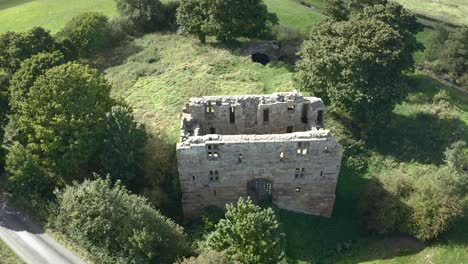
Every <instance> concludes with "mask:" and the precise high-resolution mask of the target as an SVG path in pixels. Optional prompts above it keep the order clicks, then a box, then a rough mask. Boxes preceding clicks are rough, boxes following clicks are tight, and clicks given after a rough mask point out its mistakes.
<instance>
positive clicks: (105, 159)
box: [100, 105, 147, 191]
mask: <svg viewBox="0 0 468 264" xmlns="http://www.w3.org/2000/svg"><path fill="white" fill-rule="evenodd" d="M105 125H106V126H105V129H104V135H105V137H104V141H103V145H102V147H101V148H100V160H101V166H100V167H101V170H102V173H103V174H110V175H111V177H112V179H118V180H121V181H122V182H123V183H124V184H125V185H126V186H127V187H128V188H129V189H132V190H134V191H138V190H140V189H142V187H143V183H144V182H143V181H144V179H143V162H144V149H143V148H144V147H145V144H146V140H147V135H146V132H145V128H144V126H140V125H138V124H137V122H136V121H135V120H134V118H133V116H132V112H131V109H130V108H128V107H124V106H119V105H118V106H113V107H112V109H111V111H110V112H109V113H107V114H106V124H105Z"/></svg>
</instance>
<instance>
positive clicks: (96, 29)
mask: <svg viewBox="0 0 468 264" xmlns="http://www.w3.org/2000/svg"><path fill="white" fill-rule="evenodd" d="M107 23H108V18H107V17H106V16H105V15H103V14H101V13H97V12H87V13H82V14H80V15H78V16H75V17H73V18H72V19H71V20H70V21H69V22H68V23H67V24H66V25H65V27H64V28H63V29H62V30H61V31H60V32H59V33H58V36H59V37H61V38H63V39H69V40H70V41H71V42H72V43H73V44H74V45H75V46H76V48H77V49H78V53H79V55H80V57H89V56H92V55H94V54H95V53H96V52H98V51H101V50H103V49H104V48H106V47H108V46H109V45H110V44H111V43H110V34H109V32H108V31H107V29H108V27H107Z"/></svg>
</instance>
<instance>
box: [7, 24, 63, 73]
mask: <svg viewBox="0 0 468 264" xmlns="http://www.w3.org/2000/svg"><path fill="white" fill-rule="evenodd" d="M60 47H61V45H60V44H59V43H58V42H57V41H56V40H55V39H54V37H52V36H51V35H50V33H49V31H47V30H45V29H43V28H40V27H36V28H33V29H31V30H29V31H27V32H24V33H15V32H7V33H5V34H3V35H1V36H0V69H3V70H4V71H5V72H7V73H8V74H10V75H11V74H13V73H14V72H15V71H17V70H18V69H19V67H20V64H21V62H22V61H23V60H25V59H27V58H29V57H31V56H32V55H34V54H37V53H39V52H52V51H55V50H58V49H59V48H60Z"/></svg>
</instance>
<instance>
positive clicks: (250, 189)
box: [247, 179, 273, 204]
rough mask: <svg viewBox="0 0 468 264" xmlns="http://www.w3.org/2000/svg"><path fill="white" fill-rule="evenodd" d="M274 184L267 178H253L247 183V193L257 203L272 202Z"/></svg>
mask: <svg viewBox="0 0 468 264" xmlns="http://www.w3.org/2000/svg"><path fill="white" fill-rule="evenodd" d="M272 188H273V184H272V183H271V181H269V180H266V179H255V180H251V181H250V182H249V183H248V184H247V195H248V196H250V198H251V199H252V201H253V202H254V203H255V204H258V203H261V202H271V193H272Z"/></svg>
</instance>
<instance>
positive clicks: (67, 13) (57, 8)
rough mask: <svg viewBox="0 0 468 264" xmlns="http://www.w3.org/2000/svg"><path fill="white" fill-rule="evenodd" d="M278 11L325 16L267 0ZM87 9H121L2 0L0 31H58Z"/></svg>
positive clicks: (303, 19)
mask: <svg viewBox="0 0 468 264" xmlns="http://www.w3.org/2000/svg"><path fill="white" fill-rule="evenodd" d="M265 2H266V4H267V5H268V7H269V9H270V11H272V12H276V13H277V14H278V17H279V19H280V22H281V24H284V25H287V26H291V27H293V28H297V29H301V30H306V29H309V28H310V27H311V26H312V25H314V24H316V23H317V22H318V21H320V19H321V14H320V13H318V12H317V11H315V10H312V9H310V8H308V7H305V6H303V5H300V4H299V3H297V2H294V0H265ZM87 11H97V12H102V13H104V14H106V15H108V16H110V17H112V16H114V15H115V14H116V13H117V11H116V8H115V1H114V0H73V1H63V0H1V1H0V33H3V32H6V31H25V30H28V29H30V28H31V27H33V26H42V27H45V28H47V29H49V30H51V31H52V33H56V32H57V31H59V30H60V29H61V28H62V27H63V25H65V23H67V22H68V21H69V20H70V18H72V17H73V16H75V15H77V14H79V13H82V12H87Z"/></svg>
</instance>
